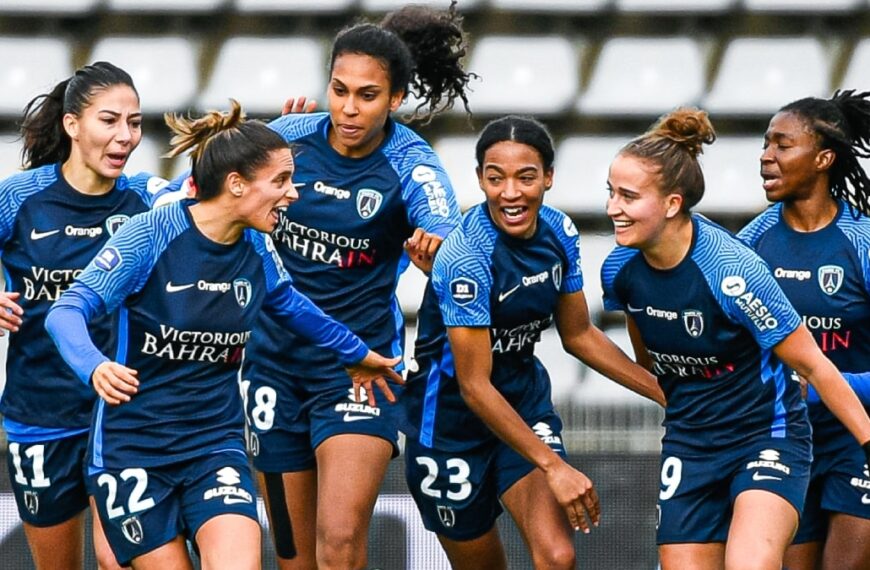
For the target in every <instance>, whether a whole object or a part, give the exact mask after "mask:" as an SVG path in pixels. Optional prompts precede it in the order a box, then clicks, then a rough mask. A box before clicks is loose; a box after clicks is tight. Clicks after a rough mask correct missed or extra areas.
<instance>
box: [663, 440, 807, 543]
mask: <svg viewBox="0 0 870 570" xmlns="http://www.w3.org/2000/svg"><path fill="white" fill-rule="evenodd" d="M811 447H812V445H811V443H810V441H809V439H808V438H806V439H781V438H776V439H774V438H761V439H757V440H754V441H750V442H747V443H746V444H745V445H743V446H741V447H740V448H739V449H734V450H720V451H717V452H715V453H710V454H708V455H698V454H694V455H691V456H683V457H680V454H672V453H669V452H668V450H667V448H666V447H665V448H664V449H663V450H662V460H661V464H660V465H661V487H660V489H659V501H658V510H659V523H658V533H657V537H656V540H657V543H658V544H674V543H685V542H701V543H706V542H725V539H726V538H727V537H728V528H729V526H730V524H731V512H732V506H733V504H734V500H735V499H736V498H737V495H739V494H740V493H742V492H743V491H747V490H750V489H762V490H765V491H770V492H772V493H775V494H777V495H779V496H781V497H783V498H784V499H785V500H786V501H788V502H789V503H791V505H792V506H793V507H794V508H795V510H796V511H797V512H798V514H799V515H800V513H801V510H802V508H803V504H804V498H805V496H806V492H807V485H808V483H809V475H810V454H811Z"/></svg>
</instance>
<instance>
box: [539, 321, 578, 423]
mask: <svg viewBox="0 0 870 570" xmlns="http://www.w3.org/2000/svg"><path fill="white" fill-rule="evenodd" d="M535 356H537V357H538V358H539V359H540V361H541V362H542V363H543V365H544V368H546V369H547V374H548V375H549V376H550V386H551V397H552V399H553V403H554V404H555V405H557V406H559V405H562V404H567V403H569V402H571V400H572V395H573V393H574V391H575V390H577V389H578V388H579V386H580V371H581V364H580V361H579V360H577V359H576V358H574V357H573V356H571V355H570V354H568V353H567V352H565V349H564V348H562V340H561V339H560V338H559V333H558V331H557V330H556V327H555V326H551V327H550V328H548V329H546V330H545V331H543V332H542V333H541V341H540V342H539V343H538V344H537V345H536V346H535Z"/></svg>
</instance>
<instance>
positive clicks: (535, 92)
mask: <svg viewBox="0 0 870 570" xmlns="http://www.w3.org/2000/svg"><path fill="white" fill-rule="evenodd" d="M579 68H580V60H579V57H578V50H577V49H576V48H575V46H574V44H573V43H572V42H571V41H570V40H568V39H566V38H564V37H560V36H537V37H509V36H488V37H485V38H482V39H480V40H478V42H477V43H476V44H475V45H474V49H473V51H472V53H471V58H470V61H469V64H468V69H469V70H471V71H473V72H474V73H477V74H479V75H480V77H481V79H480V80H479V81H474V82H472V83H471V84H470V87H471V89H472V91H471V93H469V97H468V99H469V101H470V102H471V108H472V110H473V111H474V112H475V113H484V114H486V113H493V114H495V113H508V112H515V113H535V114H539V115H546V114H553V113H560V112H562V111H564V110H566V109H567V108H568V107H569V106H570V105H571V104H572V103H573V101H574V97H575V94H576V90H577V85H578V83H579V81H578V78H579V75H578V73H579ZM457 112H458V111H457Z"/></svg>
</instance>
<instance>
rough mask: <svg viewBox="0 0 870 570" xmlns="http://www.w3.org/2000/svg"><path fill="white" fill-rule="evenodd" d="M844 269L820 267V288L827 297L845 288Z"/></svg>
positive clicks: (837, 266) (834, 266)
mask: <svg viewBox="0 0 870 570" xmlns="http://www.w3.org/2000/svg"><path fill="white" fill-rule="evenodd" d="M843 274H844V272H843V268H842V267H840V266H839V265H822V266H821V267H819V287H821V288H822V292H823V293H825V294H826V295H833V294H834V293H836V292H837V291H839V290H840V287H842V286H843Z"/></svg>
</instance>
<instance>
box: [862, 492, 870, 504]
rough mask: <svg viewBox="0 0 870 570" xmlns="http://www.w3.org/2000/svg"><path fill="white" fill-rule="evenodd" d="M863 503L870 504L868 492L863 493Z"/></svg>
mask: <svg viewBox="0 0 870 570" xmlns="http://www.w3.org/2000/svg"><path fill="white" fill-rule="evenodd" d="M861 503H862V504H865V505H870V497H868V496H867V493H864V494H863V495H861Z"/></svg>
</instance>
